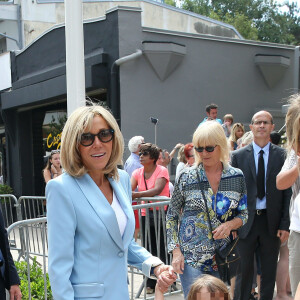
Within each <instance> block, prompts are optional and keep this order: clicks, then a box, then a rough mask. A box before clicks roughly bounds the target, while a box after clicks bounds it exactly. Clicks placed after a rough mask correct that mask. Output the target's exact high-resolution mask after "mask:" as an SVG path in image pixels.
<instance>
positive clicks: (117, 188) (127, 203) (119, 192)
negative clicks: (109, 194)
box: [108, 178, 134, 249]
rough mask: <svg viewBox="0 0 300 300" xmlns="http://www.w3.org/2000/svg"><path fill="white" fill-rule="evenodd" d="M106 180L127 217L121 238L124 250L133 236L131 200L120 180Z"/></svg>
mask: <svg viewBox="0 0 300 300" xmlns="http://www.w3.org/2000/svg"><path fill="white" fill-rule="evenodd" d="M108 180H109V182H110V184H111V186H112V188H113V190H114V192H115V195H116V197H117V198H118V200H119V202H120V205H121V207H122V209H123V211H124V213H125V215H126V216H127V225H126V228H125V231H124V234H123V237H122V239H123V244H124V248H125V249H126V248H127V247H128V245H129V243H130V242H131V240H132V238H133V235H134V214H133V209H132V204H131V199H129V198H128V195H127V193H126V192H125V191H124V188H123V186H122V183H121V180H120V181H118V182H116V181H115V180H113V179H112V178H109V179H108Z"/></svg>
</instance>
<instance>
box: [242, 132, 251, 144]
mask: <svg viewBox="0 0 300 300" xmlns="http://www.w3.org/2000/svg"><path fill="white" fill-rule="evenodd" d="M241 139H242V141H241V145H242V146H243V147H244V146H246V145H249V144H250V143H252V141H253V132H252V131H247V132H245V134H244V135H243V136H242V137H241Z"/></svg>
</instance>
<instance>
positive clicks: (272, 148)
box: [125, 96, 300, 300]
mask: <svg viewBox="0 0 300 300" xmlns="http://www.w3.org/2000/svg"><path fill="white" fill-rule="evenodd" d="M290 103H291V106H290V110H289V112H288V114H287V119H286V123H287V143H288V148H287V149H288V153H289V155H288V158H286V150H285V149H284V148H283V147H279V146H277V145H278V143H279V141H280V134H279V133H278V132H275V131H274V127H275V124H274V123H273V117H272V115H271V114H270V113H269V112H267V111H259V112H257V113H256V114H254V115H253V117H252V119H251V124H250V125H249V127H250V131H248V132H245V127H244V125H243V124H242V123H234V122H233V116H232V115H231V114H226V115H225V116H224V118H223V122H222V121H221V120H220V119H218V117H217V112H218V106H217V105H216V104H210V105H208V106H207V107H206V114H207V117H206V118H204V120H203V121H202V122H201V123H200V124H199V126H198V128H197V129H196V130H195V132H194V135H193V140H192V142H191V143H188V144H186V145H181V147H180V144H178V145H176V148H174V149H173V150H177V146H178V165H177V168H176V176H175V188H174V191H173V190H172V189H169V192H170V191H171V193H170V196H172V198H171V202H170V205H169V207H168V211H167V216H166V232H167V239H168V241H167V247H168V251H169V253H171V254H172V257H173V260H172V266H173V268H174V271H175V272H176V273H177V274H179V277H180V281H181V284H182V287H183V291H184V297H185V298H186V299H187V297H188V293H189V291H190V289H191V286H192V284H193V282H194V281H195V280H196V279H197V278H199V277H200V278H201V276H203V275H204V274H210V275H213V276H214V277H219V274H218V268H217V266H216V261H215V258H214V254H215V249H216V248H221V247H222V245H226V243H229V242H230V241H232V240H233V239H235V238H236V237H237V236H238V237H239V240H238V243H237V248H238V252H239V254H240V257H241V260H240V266H239V270H236V274H235V276H233V278H232V279H231V288H230V296H231V298H233V299H244V300H249V299H273V293H274V288H275V282H276V285H277V296H276V299H278V300H279V299H286V300H288V299H292V296H295V293H296V288H297V285H298V283H299V279H300V276H299V275H298V273H297V272H299V269H298V261H299V260H297V259H298V255H297V254H296V253H297V251H296V250H295V249H298V246H299V245H298V244H297V242H298V241H299V240H300V239H299V238H298V236H297V234H298V232H300V230H299V224H300V222H297V221H298V220H299V213H298V211H297V209H296V210H294V209H293V208H291V209H290V213H289V207H290V202H291V206H293V203H294V198H295V197H296V196H297V195H298V192H299V187H300V186H299V187H298V189H297V190H296V191H295V189H296V188H295V186H294V185H296V184H298V185H299V182H297V180H299V179H298V176H299V175H298V164H297V160H295V157H296V158H297V155H295V153H297V152H298V150H297V148H296V147H297V146H295V144H296V143H298V133H299V128H298V127H295V124H298V126H300V125H299V119H296V118H299V117H300V97H299V96H295V97H293V98H292V99H291V100H290ZM297 103H298V106H297ZM292 110H294V112H293V113H292ZM295 111H296V113H295ZM291 114H292V117H291V116H290V115H291ZM291 119H292V120H291ZM294 123H295V124H294ZM291 128H293V131H292V130H291ZM289 130H290V131H292V132H293V133H294V135H295V133H297V136H296V137H295V136H292V134H291V133H290V132H289ZM299 140H300V138H299ZM295 141H296V142H295ZM142 145H143V142H141V146H140V147H142ZM297 145H298V144H297ZM161 151H162V150H161ZM293 151H294V152H293ZM295 151H296V152H295ZM147 154H148V153H146V155H147ZM139 155H140V161H141V162H142V161H143V160H144V159H145V158H144V156H145V153H143V151H140V152H139ZM293 155H294V156H293ZM291 157H292V158H291ZM169 162H170V160H168V162H167V163H166V164H165V165H164V166H165V167H167V165H168V163H169ZM125 166H126V164H125ZM288 166H289V168H288ZM152 167H153V168H157V167H156V166H154V163H153V166H152ZM143 168H144V167H141V168H140V169H139V170H140V171H139V173H140V177H141V182H142V183H141V189H144V188H145V184H144V183H146V180H145V178H147V179H148V177H147V176H146V177H145V174H147V173H146V171H145V170H144V169H143ZM290 169H292V171H290ZM125 170H126V168H125ZM165 172H166V173H167V170H165ZM290 172H291V173H292V172H293V173H292V174H293V175H294V176H291V173H290ZM282 173H283V174H284V175H282ZM277 175H278V177H277V182H276V176H277ZM283 176H285V177H283ZM169 182H170V181H169V176H166V177H165V180H164V184H165V188H166V187H167V186H169ZM293 184H294V185H293ZM292 185H293V197H292V199H291V189H290V187H291V186H292ZM136 188H139V184H136V185H133V186H132V189H133V190H134V189H136ZM161 189H162V186H161V188H160V190H161ZM133 195H134V197H133V198H135V193H134V194H133ZM143 195H145V194H141V196H143ZM147 195H150V194H147ZM152 195H159V193H156V194H155V193H154V194H152ZM290 200H291V201H290ZM205 201H206V202H207V204H208V211H206V209H205V205H204V203H205ZM292 212H294V213H292ZM207 214H209V216H210V218H211V223H212V231H210V228H209V224H208V221H207ZM292 216H293V218H292ZM290 217H291V220H292V222H291V225H290ZM290 226H291V227H290ZM290 229H291V230H293V229H294V230H293V231H291V238H290V239H289V244H288V243H287V240H288V238H289V230H290ZM288 245H289V247H288ZM288 248H290V272H289V267H288V262H289V249H288ZM291 261H292V263H291ZM277 262H278V263H277ZM276 270H277V272H276ZM289 273H292V274H291V286H290V284H289V282H290V276H289ZM295 274H296V275H295ZM295 277H297V279H296V283H295V281H294V280H295ZM148 290H149V291H150V292H153V287H152V288H151V289H148Z"/></svg>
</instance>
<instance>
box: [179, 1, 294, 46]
mask: <svg viewBox="0 0 300 300" xmlns="http://www.w3.org/2000/svg"><path fill="white" fill-rule="evenodd" d="M181 7H182V8H183V9H185V10H189V11H192V12H195V13H198V14H201V15H204V16H207V17H210V18H212V19H215V20H218V21H222V22H224V23H227V24H230V25H233V26H234V27H235V28H236V29H237V30H238V31H239V33H240V34H241V35H242V36H243V37H244V38H245V39H250V40H260V41H266V42H273V43H282V44H290V45H299V44H300V9H299V8H298V6H297V3H296V2H292V4H289V3H288V2H286V3H285V4H284V5H280V4H278V3H277V2H276V1H274V0H183V2H182V4H181ZM282 7H285V8H286V9H287V11H286V10H282Z"/></svg>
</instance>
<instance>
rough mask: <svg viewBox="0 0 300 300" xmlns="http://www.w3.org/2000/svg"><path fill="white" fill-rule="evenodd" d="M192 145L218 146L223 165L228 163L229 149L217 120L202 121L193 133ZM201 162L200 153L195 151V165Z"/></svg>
mask: <svg viewBox="0 0 300 300" xmlns="http://www.w3.org/2000/svg"><path fill="white" fill-rule="evenodd" d="M193 145H194V147H206V146H215V145H218V146H219V147H220V152H221V155H220V161H221V162H222V163H223V165H224V166H227V165H228V160H229V150H228V145H227V139H226V136H225V133H224V129H223V128H222V126H221V125H220V124H219V123H218V122H217V121H206V122H204V123H202V124H201V125H200V126H199V127H198V128H197V129H196V131H195V132H194V135H193ZM200 163H202V160H201V157H200V154H199V153H198V152H197V151H195V165H196V166H199V164H200Z"/></svg>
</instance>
